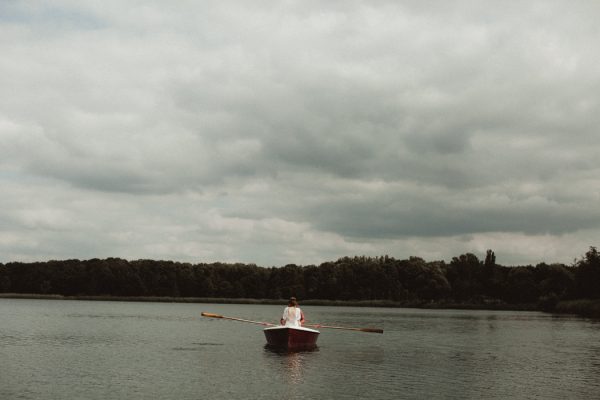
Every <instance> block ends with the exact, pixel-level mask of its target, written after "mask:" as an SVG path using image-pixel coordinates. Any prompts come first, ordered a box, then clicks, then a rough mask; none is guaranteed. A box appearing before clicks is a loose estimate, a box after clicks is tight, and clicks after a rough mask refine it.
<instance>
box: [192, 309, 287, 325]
mask: <svg viewBox="0 0 600 400" xmlns="http://www.w3.org/2000/svg"><path fill="white" fill-rule="evenodd" d="M200 315H202V316H203V317H208V318H222V319H228V320H231V321H240V322H248V323H250V324H257V325H263V326H275V324H271V323H269V322H262V321H251V320H249V319H242V318H235V317H226V316H224V315H220V314H213V313H208V312H202V313H200Z"/></svg>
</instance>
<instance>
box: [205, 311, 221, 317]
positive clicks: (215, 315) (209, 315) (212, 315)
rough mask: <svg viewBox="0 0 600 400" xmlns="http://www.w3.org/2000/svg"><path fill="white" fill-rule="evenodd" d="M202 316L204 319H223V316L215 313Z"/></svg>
mask: <svg viewBox="0 0 600 400" xmlns="http://www.w3.org/2000/svg"><path fill="white" fill-rule="evenodd" d="M200 315H202V316H203V317H208V318H223V316H222V315H219V314H213V313H209V312H203V313H201V314H200Z"/></svg>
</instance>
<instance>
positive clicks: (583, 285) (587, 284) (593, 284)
mask: <svg viewBox="0 0 600 400" xmlns="http://www.w3.org/2000/svg"><path fill="white" fill-rule="evenodd" d="M576 266H577V272H576V275H575V276H576V280H577V294H578V295H579V297H584V298H592V299H597V298H600V253H598V250H597V249H596V247H590V249H589V250H588V251H587V253H585V256H584V257H583V259H581V260H580V261H578V262H577V264H576Z"/></svg>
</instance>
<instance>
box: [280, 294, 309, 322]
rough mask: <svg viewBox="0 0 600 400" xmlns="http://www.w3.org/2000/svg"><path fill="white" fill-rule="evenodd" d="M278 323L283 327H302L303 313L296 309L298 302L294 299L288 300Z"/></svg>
mask: <svg viewBox="0 0 600 400" xmlns="http://www.w3.org/2000/svg"><path fill="white" fill-rule="evenodd" d="M279 322H280V323H281V325H285V326H302V324H304V313H303V312H302V310H301V309H300V307H298V301H297V300H296V298H295V297H292V298H290V301H289V302H288V305H287V307H286V308H285V309H284V310H283V316H282V317H281V320H280V321H279Z"/></svg>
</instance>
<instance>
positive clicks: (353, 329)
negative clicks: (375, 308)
mask: <svg viewBox="0 0 600 400" xmlns="http://www.w3.org/2000/svg"><path fill="white" fill-rule="evenodd" d="M302 326H310V327H312V328H328V329H343V330H345V331H359V332H369V333H383V329H379V328H349V327H346V326H332V325H318V324H304V325H302Z"/></svg>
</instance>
